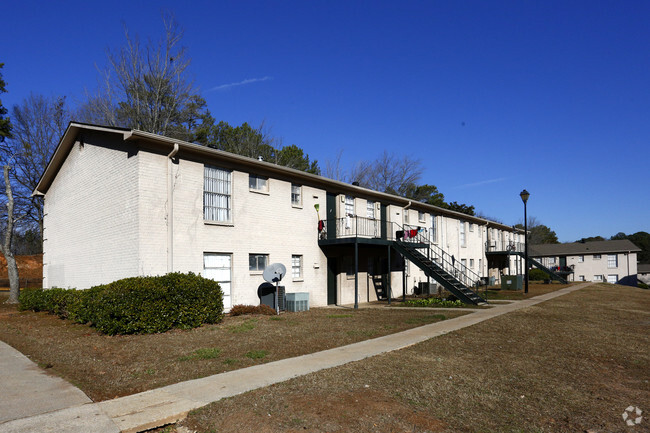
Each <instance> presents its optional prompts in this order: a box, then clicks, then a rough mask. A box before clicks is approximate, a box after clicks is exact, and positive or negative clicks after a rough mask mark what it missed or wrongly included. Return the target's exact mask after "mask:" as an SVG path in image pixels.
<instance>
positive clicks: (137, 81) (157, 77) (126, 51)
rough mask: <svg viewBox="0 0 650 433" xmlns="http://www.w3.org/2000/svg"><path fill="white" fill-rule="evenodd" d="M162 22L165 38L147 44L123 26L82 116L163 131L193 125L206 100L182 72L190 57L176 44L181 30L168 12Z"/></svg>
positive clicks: (174, 133)
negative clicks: (118, 45)
mask: <svg viewBox="0 0 650 433" xmlns="http://www.w3.org/2000/svg"><path fill="white" fill-rule="evenodd" d="M163 24H164V29H165V35H164V37H163V38H162V39H161V40H160V41H158V42H152V41H149V43H148V44H147V45H146V46H142V45H141V43H140V40H139V38H138V37H137V36H136V37H132V36H131V35H130V34H129V31H128V29H127V28H126V27H125V28H124V36H125V38H126V45H125V46H123V47H122V48H120V49H119V50H118V51H110V50H109V51H108V52H107V59H108V66H107V68H106V69H104V70H100V76H101V79H100V85H99V89H98V90H97V91H96V92H95V93H94V94H88V95H87V102H86V104H85V105H84V106H83V107H81V109H80V112H79V115H80V116H81V118H82V119H83V120H84V121H87V122H92V123H99V124H104V125H109V126H124V127H128V128H134V129H140V130H142V131H147V132H152V133H155V134H161V135H167V136H178V135H179V134H180V135H186V134H187V131H186V128H185V127H183V125H192V124H193V122H194V120H195V119H196V117H198V116H199V114H198V112H199V111H200V110H202V109H204V108H205V101H204V100H203V99H202V98H201V97H200V96H198V93H197V91H196V89H195V88H194V84H193V82H192V81H191V80H190V79H189V78H188V76H187V74H188V72H187V68H188V67H189V65H190V58H189V57H188V55H187V50H186V49H185V47H183V46H181V39H182V37H183V31H182V30H181V29H180V28H179V26H178V24H177V23H176V20H175V19H174V17H173V16H171V15H164V16H163ZM179 138H185V137H179Z"/></svg>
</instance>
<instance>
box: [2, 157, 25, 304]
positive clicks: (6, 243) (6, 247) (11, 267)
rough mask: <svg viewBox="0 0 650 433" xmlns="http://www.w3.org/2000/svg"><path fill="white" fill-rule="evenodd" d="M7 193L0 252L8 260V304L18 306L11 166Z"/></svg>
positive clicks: (6, 171)
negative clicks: (13, 244) (12, 247)
mask: <svg viewBox="0 0 650 433" xmlns="http://www.w3.org/2000/svg"><path fill="white" fill-rule="evenodd" d="M4 178H5V193H6V194H7V226H6V227H5V236H4V239H3V242H2V243H1V244H0V251H1V252H2V254H3V255H4V256H5V259H7V271H8V273H9V299H7V304H17V303H18V295H19V294H20V277H19V276H18V265H16V259H15V258H14V253H13V252H12V251H11V240H12V238H13V236H14V222H15V220H14V195H13V193H12V192H11V182H10V181H9V166H8V165H5V166H4Z"/></svg>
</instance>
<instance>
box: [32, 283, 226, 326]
mask: <svg viewBox="0 0 650 433" xmlns="http://www.w3.org/2000/svg"><path fill="white" fill-rule="evenodd" d="M20 309H21V310H32V311H48V312H50V313H52V314H56V315H58V316H59V317H61V318H64V319H69V320H72V321H75V322H77V323H89V324H91V325H92V326H95V327H96V328H97V329H98V330H99V331H101V332H103V333H105V334H109V335H115V334H151V333H156V332H165V331H168V330H170V329H172V328H180V329H189V328H195V327H197V326H201V325H202V324H204V323H217V322H219V321H221V319H222V318H223V293H222V292H221V288H220V287H219V284H218V283H217V282H216V281H214V280H210V279H207V278H203V277H201V276H200V275H195V274H193V273H191V272H190V273H189V274H181V273H171V274H167V275H163V276H158V277H133V278H125V279H123V280H118V281H115V282H112V283H110V284H104V285H100V286H95V287H92V288H90V289H87V290H75V289H48V290H43V289H36V290H23V291H21V294H20Z"/></svg>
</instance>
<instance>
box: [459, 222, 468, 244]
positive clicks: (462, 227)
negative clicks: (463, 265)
mask: <svg viewBox="0 0 650 433" xmlns="http://www.w3.org/2000/svg"><path fill="white" fill-rule="evenodd" d="M459 233H460V246H461V247H465V246H467V245H466V243H465V221H461V222H460V232H459Z"/></svg>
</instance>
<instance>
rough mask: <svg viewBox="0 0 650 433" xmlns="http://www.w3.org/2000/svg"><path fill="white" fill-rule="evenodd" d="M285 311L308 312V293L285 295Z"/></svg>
mask: <svg viewBox="0 0 650 433" xmlns="http://www.w3.org/2000/svg"><path fill="white" fill-rule="evenodd" d="M286 302H287V304H286V305H287V311H291V312H294V313H295V312H298V311H309V292H298V293H287V294H286Z"/></svg>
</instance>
